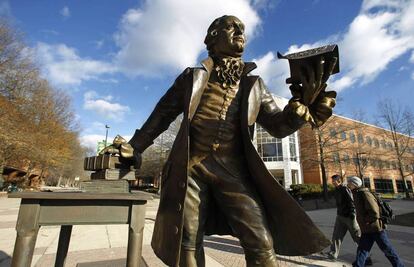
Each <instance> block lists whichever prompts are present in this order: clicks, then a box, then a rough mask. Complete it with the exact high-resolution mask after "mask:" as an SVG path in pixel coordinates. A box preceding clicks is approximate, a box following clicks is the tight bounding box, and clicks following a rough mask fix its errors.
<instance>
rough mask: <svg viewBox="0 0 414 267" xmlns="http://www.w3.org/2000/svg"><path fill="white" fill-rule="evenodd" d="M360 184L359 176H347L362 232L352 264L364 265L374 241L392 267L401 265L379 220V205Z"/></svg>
mask: <svg viewBox="0 0 414 267" xmlns="http://www.w3.org/2000/svg"><path fill="white" fill-rule="evenodd" d="M361 186H362V181H361V179H360V178H358V177H355V176H353V177H350V178H348V187H349V188H350V189H351V190H352V193H353V196H354V200H355V208H356V214H357V221H358V224H359V227H360V228H361V232H362V234H361V238H360V240H359V245H358V249H357V255H356V259H355V262H354V263H353V264H352V266H356V267H363V266H365V260H366V259H367V257H368V255H369V252H370V251H371V248H372V245H373V244H374V241H375V242H376V243H377V245H378V247H379V248H380V249H381V250H382V252H384V254H385V256H386V257H387V258H388V260H389V261H390V263H391V264H392V266H393V267H403V266H404V264H403V263H402V261H401V259H400V257H399V256H398V254H397V252H396V251H395V250H394V248H393V247H392V245H391V243H390V240H389V239H388V236H387V233H386V231H385V225H384V224H383V222H382V221H381V220H380V207H379V205H378V202H377V200H376V198H375V196H374V195H373V194H372V193H371V192H370V191H369V190H368V188H361Z"/></svg>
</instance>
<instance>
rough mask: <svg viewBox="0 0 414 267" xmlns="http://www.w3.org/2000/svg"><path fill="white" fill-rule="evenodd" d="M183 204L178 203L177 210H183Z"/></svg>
mask: <svg viewBox="0 0 414 267" xmlns="http://www.w3.org/2000/svg"><path fill="white" fill-rule="evenodd" d="M181 207H182V206H181V204H180V203H178V205H177V211H181Z"/></svg>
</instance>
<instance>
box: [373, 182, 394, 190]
mask: <svg viewBox="0 0 414 267" xmlns="http://www.w3.org/2000/svg"><path fill="white" fill-rule="evenodd" d="M374 185H375V192H377V193H394V187H393V184H392V179H382V178H377V179H374Z"/></svg>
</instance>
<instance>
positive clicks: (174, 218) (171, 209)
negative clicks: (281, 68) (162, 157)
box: [121, 16, 336, 267]
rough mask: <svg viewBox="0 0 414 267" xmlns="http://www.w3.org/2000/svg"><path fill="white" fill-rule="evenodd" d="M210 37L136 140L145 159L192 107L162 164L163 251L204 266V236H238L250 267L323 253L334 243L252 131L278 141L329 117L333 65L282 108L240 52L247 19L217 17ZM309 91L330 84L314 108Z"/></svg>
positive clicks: (157, 238)
mask: <svg viewBox="0 0 414 267" xmlns="http://www.w3.org/2000/svg"><path fill="white" fill-rule="evenodd" d="M204 42H205V44H206V45H207V50H208V52H209V57H208V58H207V59H206V60H204V61H203V62H202V67H199V68H187V69H186V70H184V72H183V73H182V74H181V75H180V76H178V78H177V79H176V80H175V82H174V84H173V85H172V86H171V88H170V89H169V90H168V91H167V92H166V93H165V95H164V96H163V97H162V98H161V99H160V101H159V102H158V104H157V105H156V107H155V109H154V111H153V112H152V114H151V115H150V117H149V118H148V119H147V121H146V122H145V123H144V125H143V126H142V128H141V129H139V130H137V131H136V132H135V135H134V136H133V137H132V139H131V140H130V141H129V144H130V145H131V146H132V148H133V149H134V155H135V157H136V159H139V158H140V153H142V152H143V151H144V150H145V149H146V148H147V147H149V146H150V145H151V144H152V142H153V140H154V139H155V138H156V137H157V136H159V135H160V134H161V133H162V132H163V131H165V130H166V129H167V128H168V126H169V125H170V123H171V122H173V121H174V120H175V119H176V117H177V116H178V115H179V114H182V113H183V120H182V124H181V128H180V130H179V132H178V135H177V137H176V139H175V143H174V145H173V148H172V150H171V153H170V156H169V158H168V160H167V162H166V164H165V166H164V168H163V173H162V191H161V199H160V204H159V209H158V213H157V218H156V222H155V227H154V233H153V238H152V247H153V249H154V251H155V253H156V254H157V256H158V257H159V258H161V259H162V260H163V261H164V262H165V263H166V264H167V265H168V266H204V265H205V263H204V251H203V237H204V235H205V234H206V235H211V234H231V235H233V236H236V237H237V238H239V240H240V244H241V246H242V247H243V249H244V252H245V258H246V262H247V266H261V267H266V266H277V261H276V254H275V252H277V253H279V254H283V255H308V254H311V253H314V252H318V251H321V250H322V249H323V248H324V247H326V246H327V245H329V241H328V240H327V239H326V238H325V237H324V235H323V234H322V233H321V232H320V231H319V229H318V228H316V226H315V225H314V224H313V222H312V221H311V220H310V219H309V217H308V216H307V215H306V213H305V212H304V211H303V210H302V209H301V208H300V207H299V206H298V204H297V203H296V202H295V200H294V199H293V198H291V197H290V196H289V194H288V193H287V192H286V191H285V190H284V189H283V188H282V187H281V186H280V185H279V183H278V182H277V181H276V180H275V178H274V177H273V176H272V175H271V174H270V173H269V171H268V170H267V169H266V167H265V165H264V163H263V161H262V160H261V158H260V156H259V155H258V153H257V151H256V149H255V147H254V145H253V143H252V137H253V133H254V127H255V123H259V124H260V125H261V126H262V127H263V128H264V129H266V130H267V131H268V132H269V133H271V134H272V135H273V136H275V137H278V138H283V137H285V136H288V135H290V134H292V133H294V132H295V131H296V130H298V129H299V128H300V127H301V126H303V125H304V124H305V123H306V122H310V123H312V124H313V125H321V124H323V123H324V122H325V121H326V120H327V119H328V118H329V116H331V115H332V108H333V107H334V105H335V96H336V94H335V93H334V92H326V91H325V90H319V89H320V88H322V87H323V89H324V87H326V84H325V82H326V80H327V79H328V78H329V75H330V74H331V72H329V71H325V73H324V71H323V70H324V69H326V68H323V66H324V63H323V62H321V63H320V64H321V66H317V67H316V69H315V71H314V70H313V69H308V70H307V71H306V73H304V75H303V79H302V81H301V83H300V84H292V85H291V87H290V88H291V90H292V92H293V95H294V97H293V98H292V99H291V100H290V101H289V104H288V105H287V106H286V107H285V108H284V109H283V110H281V109H279V108H278V106H277V105H276V103H275V102H274V100H273V98H272V96H271V94H270V93H269V92H268V90H267V89H266V87H265V85H264V83H263V81H262V79H261V78H260V77H258V76H255V75H249V73H250V72H251V71H252V70H253V69H254V68H255V67H256V65H255V64H254V63H251V62H244V61H243V60H242V58H241V56H242V54H243V51H244V46H245V43H246V37H245V34H244V25H243V23H242V22H241V21H240V20H239V19H238V18H236V17H234V16H222V17H220V18H217V19H216V20H214V22H213V23H212V24H211V25H210V27H209V28H208V31H207V36H206V38H205V41H204ZM325 64H328V63H325ZM333 64H335V63H333ZM328 65H329V64H328ZM331 65H332V64H331ZM328 69H329V68H328ZM330 69H332V66H331V67H330ZM306 90H313V91H315V92H319V91H321V92H320V93H319V95H318V97H317V98H316V101H315V102H314V103H313V104H312V105H311V106H305V105H303V104H302V103H301V95H302V92H304V91H306ZM121 155H122V151H121Z"/></svg>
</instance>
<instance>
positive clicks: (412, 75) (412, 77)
mask: <svg viewBox="0 0 414 267" xmlns="http://www.w3.org/2000/svg"><path fill="white" fill-rule="evenodd" d="M411 79H413V80H414V72H413V73H411Z"/></svg>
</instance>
